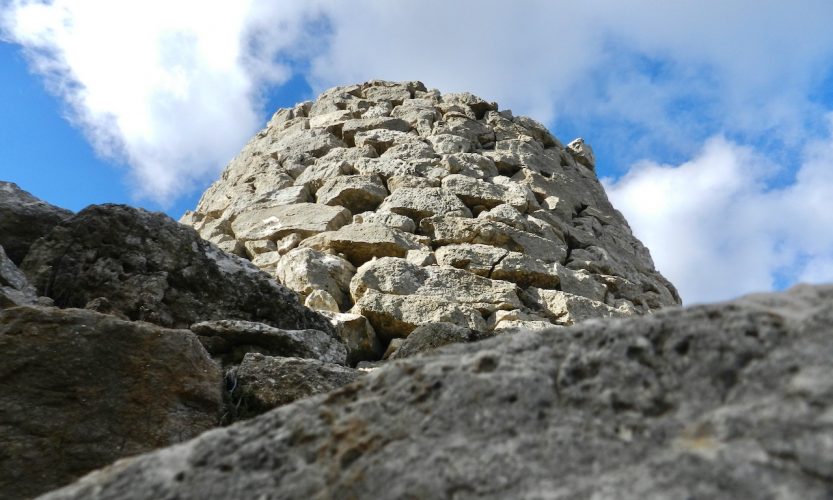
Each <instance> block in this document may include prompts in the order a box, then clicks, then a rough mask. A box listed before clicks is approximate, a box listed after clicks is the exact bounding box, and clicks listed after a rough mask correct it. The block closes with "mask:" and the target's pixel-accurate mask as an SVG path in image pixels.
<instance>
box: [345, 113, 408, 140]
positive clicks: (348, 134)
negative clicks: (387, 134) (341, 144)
mask: <svg viewBox="0 0 833 500" xmlns="http://www.w3.org/2000/svg"><path fill="white" fill-rule="evenodd" d="M383 129H384V130H396V131H399V132H407V131H409V130H410V129H411V125H410V124H409V123H408V122H406V121H405V120H400V119H399V118H388V117H378V118H358V119H355V120H348V121H346V122H344V126H343V127H342V129H341V137H342V139H344V141H345V142H347V143H348V144H352V143H354V142H355V137H356V133H358V132H367V131H369V130H383Z"/></svg>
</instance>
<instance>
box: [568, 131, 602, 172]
mask: <svg viewBox="0 0 833 500" xmlns="http://www.w3.org/2000/svg"><path fill="white" fill-rule="evenodd" d="M567 151H569V152H570V154H572V155H573V158H575V159H576V161H577V162H578V163H580V164H582V165H584V166H585V167H587V168H590V169H594V168H596V156H595V155H594V154H593V148H591V147H590V145H589V144H587V143H586V142H584V139H582V138H581V137H579V138H578V139H576V140H574V141H573V142H571V143H570V144H568V145H567Z"/></svg>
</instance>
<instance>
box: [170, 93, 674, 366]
mask: <svg viewBox="0 0 833 500" xmlns="http://www.w3.org/2000/svg"><path fill="white" fill-rule="evenodd" d="M182 222H184V223H186V224H189V225H192V226H194V227H195V228H196V229H197V230H198V231H199V233H200V234H201V235H202V236H203V237H204V238H206V239H208V240H209V241H212V242H214V243H216V244H217V245H219V246H220V247H221V248H223V249H224V250H226V251H229V252H232V253H236V254H238V255H241V256H244V257H247V258H249V259H251V261H252V262H253V263H254V264H255V265H257V266H258V267H260V268H261V269H264V270H266V271H268V272H270V273H272V274H273V275H274V276H275V277H276V278H277V279H278V280H279V281H280V282H281V283H283V284H285V285H286V286H288V287H289V288H291V289H293V290H295V291H296V292H298V293H299V294H300V295H301V296H302V297H303V298H304V299H305V300H306V303H307V305H309V306H310V307H313V308H314V309H317V310H319V311H323V312H324V313H325V314H328V315H329V317H331V318H332V320H333V322H334V323H335V324H336V325H337V326H339V327H340V328H341V329H342V330H344V329H345V328H347V329H349V330H350V331H349V332H347V333H345V334H344V335H343V337H344V336H346V337H350V338H352V339H353V340H352V342H353V348H354V351H355V350H356V349H360V348H361V349H363V351H362V352H363V354H360V355H357V356H358V357H359V358H363V359H373V358H374V357H376V358H378V356H379V355H380V354H381V350H382V349H383V348H384V347H385V345H386V344H387V343H389V342H390V341H391V340H392V339H395V338H401V337H406V336H407V335H408V334H409V333H410V332H411V331H412V330H414V328H416V327H417V326H419V325H423V324H429V323H437V322H448V323H454V324H457V325H459V326H463V327H467V328H471V329H473V330H476V331H478V332H485V333H488V332H500V331H502V330H505V329H507V328H516V327H524V328H544V327H549V326H552V325H553V324H555V325H569V324H572V323H574V322H576V321H579V320H582V319H586V318H589V317H606V316H621V315H632V314H642V313H646V312H649V311H652V310H655V309H658V308H660V307H663V306H668V305H675V304H679V303H680V299H679V296H678V294H677V292H676V290H675V289H674V287H673V286H672V285H671V284H670V283H669V282H668V281H667V280H666V279H665V278H663V277H662V276H661V275H660V274H659V273H658V272H657V271H656V270H655V269H654V265H653V262H652V260H651V257H650V255H649V253H648V251H647V249H646V248H645V247H644V246H643V245H642V244H641V243H640V242H639V240H637V239H636V238H635V237H634V236H633V234H632V233H631V230H630V228H629V227H628V224H627V222H626V221H625V219H624V218H623V217H622V215H621V214H620V213H619V212H618V211H617V210H615V209H614V208H613V206H612V205H611V204H610V202H609V201H608V199H607V196H606V195H605V192H604V189H603V188H602V186H601V184H600V183H599V181H598V179H597V177H596V174H595V159H594V156H593V151H592V149H591V148H590V146H589V145H588V144H586V143H584V142H583V141H582V140H581V139H577V140H575V141H573V142H571V143H570V144H568V145H567V146H564V145H563V144H562V143H561V142H560V141H559V140H558V139H557V138H555V137H554V136H553V135H552V134H551V133H550V132H549V131H548V130H547V129H546V128H545V127H544V126H543V125H541V124H540V123H538V122H536V121H534V120H532V119H530V118H527V117H518V116H513V114H512V112H511V111H500V110H499V109H498V106H497V104H495V103H490V102H486V101H484V100H483V99H481V98H479V97H476V96H474V95H471V94H468V93H462V94H445V95H442V94H440V92H438V91H436V90H427V89H426V88H425V86H424V85H423V84H422V83H420V82H403V83H393V82H382V81H372V82H367V83H364V84H360V85H352V86H348V87H338V88H334V89H331V90H328V91H326V92H324V93H323V94H322V95H321V96H319V98H318V99H317V100H316V101H314V102H304V103H301V104H298V105H297V106H295V107H294V108H292V109H281V110H279V111H278V112H277V113H275V115H274V117H273V118H272V120H271V121H270V122H269V124H268V126H267V127H266V128H265V129H263V130H262V131H261V132H259V133H258V134H257V136H256V137H254V138H253V139H252V140H251V141H250V142H249V144H248V145H246V147H245V148H244V149H243V151H242V152H241V153H240V154H239V155H238V156H237V158H235V159H234V160H233V161H232V162H231V163H230V164H229V165H228V167H227V168H226V170H225V171H224V172H223V174H222V177H221V178H220V179H219V180H218V181H217V182H215V183H214V184H213V185H212V186H211V187H210V188H209V189H208V190H207V191H206V192H205V194H204V195H203V197H202V199H201V200H200V202H199V205H198V206H197V208H196V210H195V211H194V212H188V213H187V214H186V215H185V216H184V217H183V219H182ZM368 323H369V324H368ZM345 325H351V326H349V328H348V327H347V326H345ZM349 343H350V341H348V344H349Z"/></svg>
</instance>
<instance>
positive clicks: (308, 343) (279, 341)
mask: <svg viewBox="0 0 833 500" xmlns="http://www.w3.org/2000/svg"><path fill="white" fill-rule="evenodd" d="M191 331H193V332H194V333H196V334H197V335H199V338H200V342H202V343H203V345H204V346H205V348H206V350H207V351H208V352H209V353H210V354H211V355H212V356H216V357H217V358H218V359H220V360H221V361H222V363H223V364H224V365H226V364H239V363H240V362H241V361H242V360H243V357H244V356H245V355H246V354H247V353H249V352H256V353H261V354H267V355H271V356H297V357H300V358H310V359H318V360H321V361H324V362H326V363H336V364H340V365H343V364H344V363H345V362H346V360H347V348H346V347H345V346H344V344H343V343H342V342H341V341H340V340H338V337H336V336H334V335H331V334H328V333H325V332H322V331H320V330H282V329H280V328H275V327H272V326H269V325H265V324H263V323H255V322H252V321H233V320H221V321H204V322H201V323H196V324H194V325H191Z"/></svg>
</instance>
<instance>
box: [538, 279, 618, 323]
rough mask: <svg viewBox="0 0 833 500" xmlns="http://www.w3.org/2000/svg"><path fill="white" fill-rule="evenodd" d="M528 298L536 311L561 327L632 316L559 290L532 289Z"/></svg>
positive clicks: (601, 303)
mask: <svg viewBox="0 0 833 500" xmlns="http://www.w3.org/2000/svg"><path fill="white" fill-rule="evenodd" d="M526 296H528V297H530V298H531V300H532V303H533V304H532V307H533V308H534V309H536V310H538V311H541V312H542V313H543V314H544V315H546V316H547V317H549V318H551V319H552V320H553V321H555V322H556V323H557V324H561V325H572V324H573V323H578V322H579V321H583V320H585V319H590V318H613V317H623V316H629V315H630V314H631V311H629V310H620V309H614V308H613V307H610V306H608V305H606V304H604V303H603V302H597V301H595V300H591V299H588V298H587V297H582V296H581V295H573V294H572V293H567V292H562V291H559V290H542V289H540V288H535V287H530V288H528V289H527V290H526Z"/></svg>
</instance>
